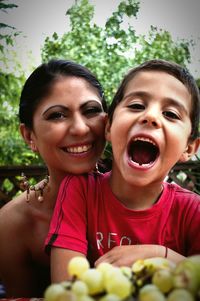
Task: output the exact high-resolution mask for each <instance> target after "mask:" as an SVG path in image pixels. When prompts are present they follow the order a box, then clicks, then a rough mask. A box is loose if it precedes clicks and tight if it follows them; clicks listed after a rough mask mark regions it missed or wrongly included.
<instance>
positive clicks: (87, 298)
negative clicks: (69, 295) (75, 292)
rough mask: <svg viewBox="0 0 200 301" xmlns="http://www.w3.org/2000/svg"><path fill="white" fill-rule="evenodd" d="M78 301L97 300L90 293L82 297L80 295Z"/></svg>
mask: <svg viewBox="0 0 200 301" xmlns="http://www.w3.org/2000/svg"><path fill="white" fill-rule="evenodd" d="M65 301H68V300H65ZM77 301H96V300H95V299H94V298H92V297H91V296H88V295H82V296H80V297H78V299H77Z"/></svg>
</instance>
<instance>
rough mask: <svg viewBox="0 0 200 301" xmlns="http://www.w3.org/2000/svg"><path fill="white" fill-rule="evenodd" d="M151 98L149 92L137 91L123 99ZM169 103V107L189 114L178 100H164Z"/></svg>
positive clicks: (168, 98)
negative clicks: (172, 106)
mask: <svg viewBox="0 0 200 301" xmlns="http://www.w3.org/2000/svg"><path fill="white" fill-rule="evenodd" d="M138 96H139V97H144V98H145V97H150V96H151V95H150V93H148V92H145V91H135V92H130V93H129V94H127V95H125V96H124V97H123V100H127V99H128V98H130V97H138ZM164 99H165V100H166V101H167V103H168V104H169V105H174V106H176V107H178V108H179V109H180V110H182V111H184V112H185V113H186V114H187V113H188V110H187V109H186V107H185V106H184V104H182V103H180V102H179V101H178V100H175V99H173V98H170V97H166V98H164Z"/></svg>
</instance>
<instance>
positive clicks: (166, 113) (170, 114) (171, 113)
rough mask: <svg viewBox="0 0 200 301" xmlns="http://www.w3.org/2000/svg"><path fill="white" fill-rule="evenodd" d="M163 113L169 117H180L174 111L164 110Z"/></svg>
mask: <svg viewBox="0 0 200 301" xmlns="http://www.w3.org/2000/svg"><path fill="white" fill-rule="evenodd" d="M163 115H164V116H165V117H167V118H168V119H177V120H178V119H180V117H179V115H178V114H177V113H175V112H172V111H165V112H163Z"/></svg>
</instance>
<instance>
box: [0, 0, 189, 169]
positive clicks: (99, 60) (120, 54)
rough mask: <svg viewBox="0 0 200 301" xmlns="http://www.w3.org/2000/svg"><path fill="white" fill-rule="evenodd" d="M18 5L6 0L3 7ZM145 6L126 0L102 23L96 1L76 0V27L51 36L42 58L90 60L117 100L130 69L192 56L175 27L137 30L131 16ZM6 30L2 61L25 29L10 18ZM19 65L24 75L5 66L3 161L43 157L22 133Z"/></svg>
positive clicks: (0, 110)
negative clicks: (98, 22)
mask: <svg viewBox="0 0 200 301" xmlns="http://www.w3.org/2000/svg"><path fill="white" fill-rule="evenodd" d="M16 7H17V6H16V5H15V4H11V3H10V4H8V1H4V0H0V10H1V11H3V12H6V10H8V9H13V8H16ZM139 9H140V2H139V0H126V1H121V2H120V4H119V5H118V8H117V10H116V11H114V12H113V13H112V15H111V16H110V18H108V20H107V22H106V23H105V25H104V26H102V27H100V26H97V25H96V24H95V23H94V22H93V16H94V6H93V5H91V4H90V3H89V1H88V0H76V1H75V4H74V5H72V7H71V8H70V9H69V10H68V11H67V12H66V15H67V16H68V17H69V18H70V30H69V31H67V32H66V33H64V35H63V36H61V37H59V36H58V34H57V33H54V34H53V36H52V37H47V38H46V40H45V43H44V47H43V49H42V60H43V61H47V60H49V59H50V58H55V57H56V58H66V59H72V60H74V61H77V62H78V63H82V64H84V65H85V66H87V67H88V68H89V69H91V70H92V71H93V72H94V73H95V74H96V75H97V77H98V78H99V80H100V81H101V83H102V84H103V86H104V89H105V94H106V98H107V99H108V101H111V99H112V97H113V94H114V92H115V90H116V88H117V86H118V84H119V82H120V81H121V79H122V76H123V75H124V73H125V72H127V70H128V69H129V68H130V67H134V66H135V65H137V64H139V63H141V62H143V61H144V60H146V59H150V58H155V57H156V58H163V59H167V60H172V61H175V62H178V63H180V64H183V65H187V63H188V62H189V61H190V52H189V42H188V41H173V39H172V37H171V35H170V33H169V32H167V31H163V30H161V29H157V28H155V27H151V28H150V30H149V32H148V33H147V34H146V35H143V36H141V35H137V33H136V32H135V30H134V28H133V27H132V26H130V24H129V23H128V21H129V20H130V19H129V18H136V17H137V13H138V11H139ZM5 29H6V30H7V31H6V33H5ZM0 30H1V33H0V63H1V62H2V61H4V63H5V64H6V60H7V58H6V55H5V54H4V52H5V47H4V45H7V44H8V45H12V44H13V38H14V36H15V35H16V34H19V33H18V32H17V30H16V29H15V28H14V27H12V26H10V25H7V24H4V23H0ZM2 32H3V33H2ZM3 42H4V44H3ZM16 69H17V70H18V73H19V75H18V76H16V75H14V74H10V73H9V72H7V73H6V72H5V70H3V68H1V67H0V90H1V94H0V165H6V164H31V163H39V162H41V161H40V159H39V158H37V157H35V155H34V154H33V153H32V152H31V151H30V150H29V149H28V148H27V146H26V145H25V143H24V142H23V141H22V139H21V137H20V134H19V130H18V123H19V122H18V118H17V112H18V103H19V97H20V91H21V88H22V84H23V83H24V81H25V77H24V73H23V71H22V68H21V66H20V65H19V64H17V63H16Z"/></svg>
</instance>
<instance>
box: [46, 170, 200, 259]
mask: <svg viewBox="0 0 200 301" xmlns="http://www.w3.org/2000/svg"><path fill="white" fill-rule="evenodd" d="M109 175H110V173H106V174H88V175H82V176H67V177H66V178H65V179H64V180H63V182H62V183H61V186H60V189H59V194H58V198H57V202H56V206H55V210H54V214H53V217H52V221H51V224H50V229H49V233H48V236H47V239H46V247H50V246H52V245H53V246H57V247H61V248H66V249H70V250H73V251H77V252H81V253H83V254H84V255H87V257H88V259H89V260H90V262H91V264H93V262H94V261H96V259H98V258H99V257H100V256H101V255H103V254H105V253H106V252H107V251H109V250H110V249H112V248H113V247H114V246H118V245H129V244H132V245H134V244H159V245H164V246H167V247H169V248H171V249H173V250H174V251H176V252H178V253H180V254H182V255H184V256H189V255H192V254H200V230H199V229H200V196H199V195H197V194H195V193H193V192H191V191H188V190H185V189H183V188H181V187H180V186H178V185H176V184H169V183H163V185H164V189H163V192H162V195H161V197H160V198H159V200H158V201H157V202H156V204H154V205H153V206H152V207H151V208H149V209H145V210H131V209H128V208H126V207H125V206H124V205H123V204H121V202H120V201H119V200H118V199H117V198H116V197H115V196H114V195H113V193H112V191H111V188H110V186H109V183H108V178H109ZM133 197H134V195H133Z"/></svg>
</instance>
